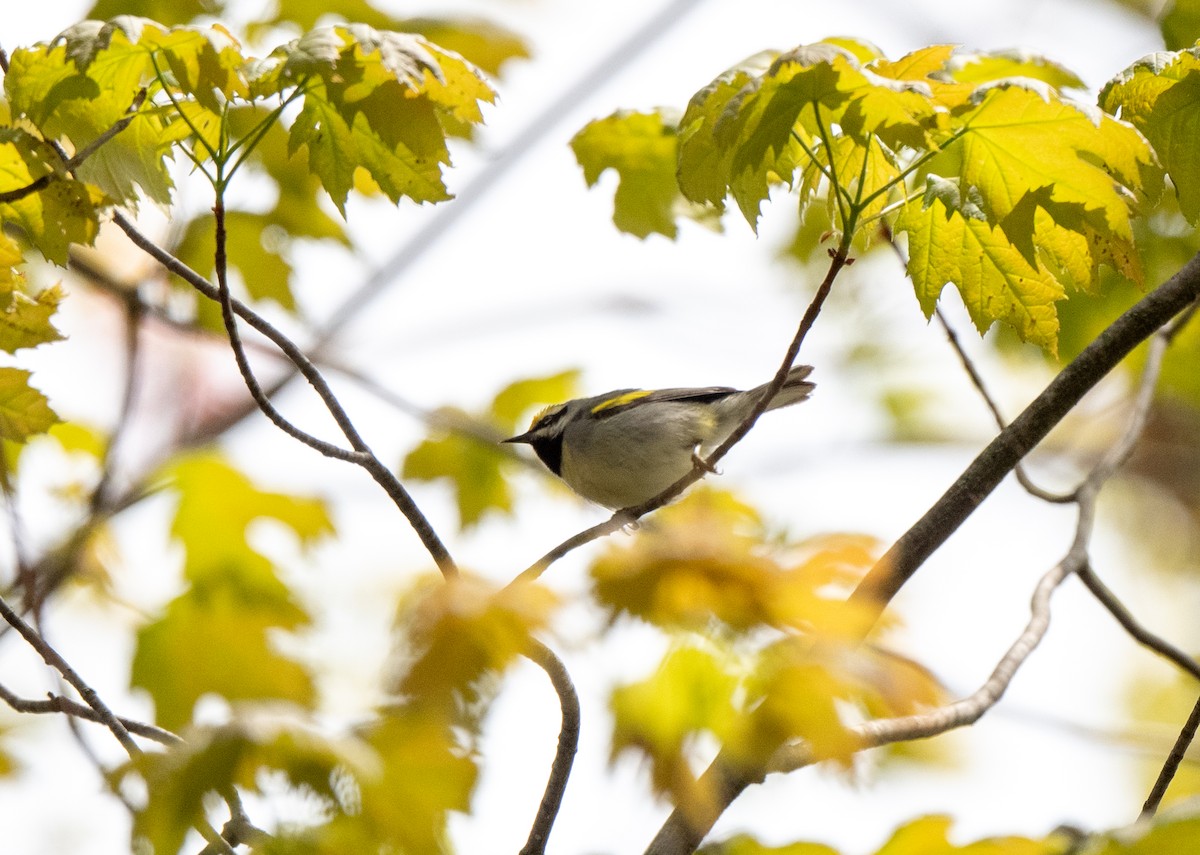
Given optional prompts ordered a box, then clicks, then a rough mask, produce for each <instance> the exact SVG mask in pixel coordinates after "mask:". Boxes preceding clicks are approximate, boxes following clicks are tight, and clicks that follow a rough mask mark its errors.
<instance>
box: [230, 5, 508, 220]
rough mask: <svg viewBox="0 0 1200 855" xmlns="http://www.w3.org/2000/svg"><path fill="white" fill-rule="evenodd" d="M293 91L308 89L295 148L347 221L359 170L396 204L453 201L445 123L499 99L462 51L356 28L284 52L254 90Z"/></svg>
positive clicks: (318, 33)
mask: <svg viewBox="0 0 1200 855" xmlns="http://www.w3.org/2000/svg"><path fill="white" fill-rule="evenodd" d="M290 86H301V87H303V90H304V106H303V108H302V110H301V111H300V114H299V116H298V117H297V119H296V121H295V123H294V124H293V126H292V134H291V142H290V149H291V151H293V152H294V151H296V150H297V149H299V148H300V147H305V148H306V149H307V151H308V156H309V163H310V167H311V169H312V171H313V172H314V173H315V174H316V175H317V176H318V177H320V179H321V181H322V183H323V184H324V186H325V188H326V190H327V191H328V192H329V194H330V196H331V198H332V199H333V201H334V203H335V204H336V205H337V206H338V209H339V210H342V211H343V214H344V210H343V209H344V206H345V201H346V197H347V195H348V193H349V191H350V189H351V188H352V187H353V186H354V172H355V170H356V169H357V168H358V167H362V168H363V169H364V170H365V171H366V173H367V174H368V175H369V176H370V178H371V179H372V180H373V181H374V182H375V183H376V184H377V185H378V186H379V188H380V189H381V190H383V192H384V193H385V194H386V195H387V196H388V197H389V198H390V199H392V201H393V202H396V201H399V199H400V197H402V196H404V197H408V198H410V199H413V200H414V201H417V202H429V201H432V202H437V201H441V200H444V199H448V198H449V194H448V193H447V192H446V188H445V185H444V184H443V182H442V178H441V169H442V166H443V165H444V164H446V163H448V162H449V154H448V152H447V149H446V141H445V133H446V132H445V127H444V124H443V123H452V124H453V125H454V126H456V127H457V126H459V125H460V124H461V123H463V122H468V123H474V122H477V121H479V120H480V119H481V114H480V112H479V103H480V102H481V101H490V100H492V98H493V97H494V94H493V93H492V90H491V88H490V87H489V86H488V85H487V84H486V82H485V81H484V80H483V78H482V76H481V74H480V73H479V72H478V71H477V70H476V69H475V68H474V67H473V66H471V65H470V64H469V63H467V62H465V61H464V60H463V59H462V58H461V57H459V56H457V55H456V54H452V53H450V52H448V51H444V50H442V49H440V48H438V47H437V46H436V45H433V44H431V43H429V42H427V41H425V40H424V39H423V38H421V37H420V36H415V35H411V34H407V33H394V32H380V31H377V30H374V29H372V28H370V27H367V26H363V25H357V24H351V25H346V26H335V27H322V28H319V29H316V30H313V31H311V32H309V33H307V34H306V35H305V36H303V37H302V38H300V39H297V40H296V41H293V42H291V43H289V44H288V45H285V46H283V47H281V48H277V49H276V50H275V51H274V52H273V53H272V54H271V56H270V57H269V58H268V59H267V60H266V61H265V62H263V63H261V64H260V65H259V67H258V69H257V70H256V71H255V73H254V82H253V88H252V91H255V92H257V93H259V94H268V93H270V92H271V91H280V90H282V88H284V87H290Z"/></svg>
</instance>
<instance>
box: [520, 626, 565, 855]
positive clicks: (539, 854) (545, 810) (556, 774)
mask: <svg viewBox="0 0 1200 855" xmlns="http://www.w3.org/2000/svg"><path fill="white" fill-rule="evenodd" d="M525 655H526V657H528V658H529V660H530V661H531V662H533V663H535V664H536V665H537V666H538V667H539V668H541V669H542V670H543V671H545V672H546V676H548V677H549V678H550V682H551V684H552V685H553V686H554V691H555V692H557V693H558V703H559V707H560V708H561V710H562V726H561V728H560V729H559V732H558V747H557V749H556V750H555V753H554V763H553V764H551V766H550V779H549V780H548V781H547V782H546V791H545V793H543V794H542V801H541V804H540V805H538V812H537V815H536V816H535V817H534V820H533V827H532V828H531V829H530V830H529V838H528V840H526V842H525V846H524V847H523V848H522V849H521V853H520V855H543V853H545V851H546V843H547V841H548V840H549V839H550V830H551V829H552V828H553V827H554V820H555V819H556V818H557V817H558V811H559V809H560V808H561V807H562V800H563V794H564V793H565V792H566V790H567V780H568V779H569V778H570V776H571V766H572V764H573V763H574V761H575V752H576V751H577V750H578V748H579V696H578V695H577V694H576V693H575V686H574V684H573V683H572V682H571V675H570V674H568V673H567V669H566V667H565V666H564V665H563V663H562V660H560V659H559V658H558V657H557V656H555V655H554V652H553V651H552V650H551V649H550V648H549V647H547V646H546V645H544V644H542V643H541V642H540V641H537V640H536V639H534V640H533V641H532V644H531V645H530V648H529V650H527V651H526V652H525Z"/></svg>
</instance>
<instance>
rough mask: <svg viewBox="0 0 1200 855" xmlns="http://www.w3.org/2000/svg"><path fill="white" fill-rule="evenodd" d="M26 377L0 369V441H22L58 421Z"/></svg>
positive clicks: (5, 368) (44, 430)
mask: <svg viewBox="0 0 1200 855" xmlns="http://www.w3.org/2000/svg"><path fill="white" fill-rule="evenodd" d="M29 377H30V374H29V372H28V371H23V370H22V369H20V368H7V367H0V438H2V439H7V440H11V441H12V442H25V440H27V439H29V437H31V436H33V435H34V434H39V433H45V432H46V431H48V430H49V429H50V428H51V426H53V425H54V424H55V423H56V422H58V416H57V415H55V413H54V411H53V410H52V409H50V402H49V401H47V400H46V396H45V395H43V394H42V393H41V392H39V391H38V390H37V389H34V388H33V387H32V386H30V385H29Z"/></svg>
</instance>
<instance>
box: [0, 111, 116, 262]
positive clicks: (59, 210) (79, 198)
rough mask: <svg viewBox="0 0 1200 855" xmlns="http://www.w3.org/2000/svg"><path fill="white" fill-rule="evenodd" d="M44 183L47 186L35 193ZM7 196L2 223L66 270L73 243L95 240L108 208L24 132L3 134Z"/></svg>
mask: <svg viewBox="0 0 1200 855" xmlns="http://www.w3.org/2000/svg"><path fill="white" fill-rule="evenodd" d="M39 181H40V182H42V184H43V185H44V186H41V189H38V190H36V191H32V192H30V191H31V190H32V188H34V187H37V186H38V184H37V183H36V182H39ZM3 194H8V201H7V202H0V221H2V222H7V223H11V224H13V225H15V226H18V227H19V228H20V229H21V230H22V231H24V232H25V235H26V236H27V237H28V239H29V241H30V243H32V244H33V245H34V246H36V247H37V248H38V250H39V251H41V253H42V255H44V256H45V257H46V258H47V259H48V260H50V261H53V262H54V263H55V264H61V265H65V264H66V263H67V249H68V247H69V246H70V245H71V244H72V243H80V244H89V245H90V244H91V243H92V242H93V241H94V240H95V238H96V233H97V232H98V231H99V228H100V224H99V213H100V209H101V208H102V207H104V205H105V204H106V203H107V202H108V200H107V199H106V198H105V197H104V195H103V194H102V193H100V192H99V191H98V190H97V189H96V188H95V187H92V186H91V185H88V184H85V183H83V182H81V181H76V180H74V179H72V178H70V177H68V176H67V175H66V174H65V172H64V171H63V165H62V163H61V162H60V160H59V158H58V156H57V154H55V153H54V151H53V150H52V149H51V148H50V146H48V145H46V144H45V143H44V142H42V141H41V140H39V139H37V138H36V137H34V136H32V135H31V134H29V133H28V132H26V131H24V130H21V129H19V128H0V197H2V196H3ZM9 254H10V253H6V255H9Z"/></svg>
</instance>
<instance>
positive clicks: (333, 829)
mask: <svg viewBox="0 0 1200 855" xmlns="http://www.w3.org/2000/svg"><path fill="white" fill-rule="evenodd" d="M364 738H365V739H366V742H367V744H368V745H369V746H370V747H371V748H373V749H374V750H375V752H376V754H377V756H378V758H379V763H378V764H377V769H376V770H375V771H373V773H372V774H369V775H362V776H360V777H358V778H357V780H356V784H357V786H358V790H359V793H358V797H359V799H360V801H359V802H358V803H357V804H353V805H349V806H348V809H347V810H344V811H342V812H340V813H338V814H337V815H336V816H335V817H334V818H333V820H332V821H331V822H330V823H329V824H328V825H326V826H323V827H321V828H319V829H316V830H315V831H314V832H312V833H308V834H304V835H302V836H300V837H299V840H298V841H297V842H299V844H300V846H299V848H298V851H300V852H304V853H310V855H318V854H319V855H344V853H348V852H376V851H385V852H398V853H399V852H412V853H417V852H420V853H430V855H439V853H449V852H450V851H451V850H450V848H449V844H448V842H447V830H446V819H447V815H448V814H449V812H450V811H458V812H466V811H467V810H468V809H469V808H470V800H471V794H472V792H473V791H474V788H475V783H476V780H477V778H478V769H477V768H476V766H475V763H474V762H473V761H472V760H471V758H470V757H468V756H464V754H463V752H462V750H461V749H460V747H459V746H458V744H457V742H456V740H455V738H454V735H453V732H452V730H451V728H450V726H449V725H448V723H447V722H446V721H445V720H444V719H442V718H440V717H439V716H438V715H436V714H431V713H430V711H429V710H428V709H427V708H411V709H401V710H397V711H395V712H393V713H390V714H388V715H387V716H385V717H384V718H383V719H382V721H380V722H379V723H378V724H377V725H373V726H372V727H371V729H370V730H369V731H368V732H367V733H366V734H365V735H364ZM293 839H295V838H293ZM293 846H294V844H293V843H292V841H289V839H288V837H287V835H286V833H285V835H283V836H280V837H277V839H276V840H274V841H271V842H270V843H269V844H268V845H267V846H266V847H265V848H264V850H263V852H264V855H271V853H277V852H278V853H295V852H296V851H297V848H293Z"/></svg>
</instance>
